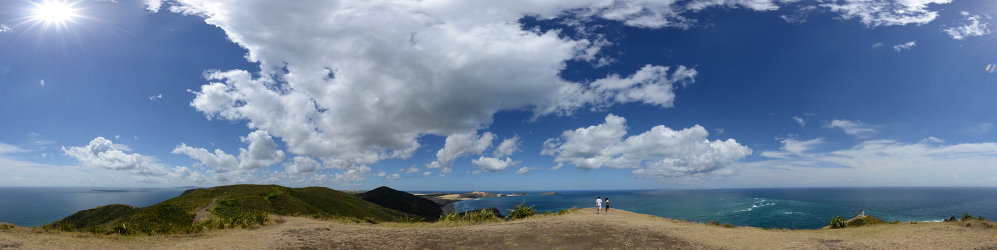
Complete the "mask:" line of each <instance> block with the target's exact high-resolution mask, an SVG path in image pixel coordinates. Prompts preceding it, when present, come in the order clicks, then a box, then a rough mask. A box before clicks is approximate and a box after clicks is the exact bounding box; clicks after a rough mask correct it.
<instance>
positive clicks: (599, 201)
mask: <svg viewBox="0 0 997 250" xmlns="http://www.w3.org/2000/svg"><path fill="white" fill-rule="evenodd" d="M599 210H602V197H600V196H596V197H595V213H599Z"/></svg>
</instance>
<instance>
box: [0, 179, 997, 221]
mask: <svg viewBox="0 0 997 250" xmlns="http://www.w3.org/2000/svg"><path fill="white" fill-rule="evenodd" d="M186 189H189V188H73V187H46V188H38V187H0V221H3V222H10V223H13V224H16V225H19V226H39V225H42V224H45V223H51V222H54V221H56V220H59V219H62V218H64V217H66V216H69V215H70V214H73V213H75V212H77V211H80V210H85V209H90V208H94V207H97V206H102V205H107V204H115V203H120V204H128V205H132V206H136V207H144V206H149V205H153V204H156V203H159V202H162V201H165V200H167V199H170V198H173V197H176V196H178V195H180V194H181V193H182V192H183V191H184V190H186ZM518 192H519V191H496V192H495V193H518ZM555 192H557V193H558V195H553V196H541V195H539V193H540V192H533V191H526V192H525V193H527V195H526V196H518V197H490V198H481V199H477V200H467V201H461V202H458V203H456V204H455V209H456V210H457V211H461V212H463V211H468V210H473V209H478V208H487V207H492V206H494V207H496V208H499V209H500V211H502V213H503V214H507V213H508V211H509V209H512V208H513V207H515V205H516V204H519V203H522V202H526V204H527V205H531V206H534V208H536V209H537V210H539V211H556V210H560V209H569V208H572V207H580V208H581V207H593V206H594V205H595V197H596V196H602V197H603V198H606V197H608V198H610V200H611V201H612V202H611V204H612V207H611V208H619V209H624V210H627V211H632V212H637V213H644V214H651V215H655V216H660V217H666V218H673V219H685V220H689V221H696V222H710V221H717V222H720V223H731V224H734V225H738V226H753V227H763V228H790V229H814V228H820V227H823V226H825V225H827V223H828V221H829V220H830V219H831V218H832V217H834V216H836V215H841V216H843V217H846V219H847V218H851V217H852V216H855V215H856V214H858V213H860V212H862V211H863V210H865V212H866V214H869V215H872V216H875V217H878V218H880V219H883V220H887V221H893V220H900V221H940V220H942V219H945V218H948V217H950V216H955V217H957V218H958V217H961V216H962V214H963V213H969V214H970V215H972V216H974V217H975V216H983V217H985V218H988V219H991V220H993V219H997V187H992V188H937V187H931V188H779V189H723V190H627V191H598V192H596V191H555Z"/></svg>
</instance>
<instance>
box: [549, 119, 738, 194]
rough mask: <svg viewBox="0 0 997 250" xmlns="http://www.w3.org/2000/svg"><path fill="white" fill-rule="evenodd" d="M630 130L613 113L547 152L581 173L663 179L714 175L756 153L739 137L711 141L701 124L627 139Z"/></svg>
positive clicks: (570, 134) (563, 137) (551, 142)
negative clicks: (625, 172)
mask: <svg viewBox="0 0 997 250" xmlns="http://www.w3.org/2000/svg"><path fill="white" fill-rule="evenodd" d="M626 129H627V128H626V119H624V118H623V117H619V116H615V115H612V114H610V115H608V116H606V120H605V123H603V124H599V125H595V126H589V127H585V128H578V129H575V130H568V131H564V132H563V133H562V135H561V137H559V138H552V139H548V140H547V141H546V142H544V149H543V151H542V154H544V155H552V156H555V159H554V161H555V162H558V163H559V164H560V163H569V164H572V165H574V166H575V167H576V168H579V169H596V168H600V167H603V166H606V167H610V168H636V170H634V171H633V173H634V175H636V176H640V177H648V178H657V179H666V178H675V177H686V176H692V175H699V174H708V173H711V172H714V171H718V170H721V169H723V168H725V167H727V166H728V165H730V164H732V163H734V162H736V161H738V160H740V159H742V158H744V157H746V156H748V155H750V154H751V149H749V148H748V147H746V146H743V145H741V144H738V143H737V141H735V140H734V139H727V140H726V141H721V140H715V141H709V140H708V139H706V137H707V135H708V132H707V131H706V129H705V128H703V127H702V126H699V125H696V126H693V127H690V128H686V129H682V130H673V129H671V128H668V127H665V126H664V125H658V126H655V127H653V128H651V130H650V131H647V132H644V133H641V134H638V135H632V136H629V137H626V138H624V136H625V135H626V134H627V132H626Z"/></svg>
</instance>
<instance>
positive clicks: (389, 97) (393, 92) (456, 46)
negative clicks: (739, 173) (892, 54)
mask: <svg viewBox="0 0 997 250" xmlns="http://www.w3.org/2000/svg"><path fill="white" fill-rule="evenodd" d="M793 2H796V1H793V0H693V1H646V0H617V1H605V0H571V1H443V2H441V1H296V2H294V3H286V2H275V1H267V0H218V1H208V0H172V1H167V3H162V2H160V1H147V3H148V4H147V6H148V7H149V10H150V11H155V10H158V9H160V8H163V6H162V5H164V4H165V5H170V7H169V8H168V9H169V10H171V11H173V12H177V13H183V14H187V15H196V16H198V17H201V18H204V19H205V22H207V23H208V24H210V25H214V26H217V27H218V28H220V29H222V30H224V31H225V34H226V35H227V36H228V38H229V40H231V41H233V42H234V43H236V44H238V45H239V46H241V47H243V48H245V49H246V50H247V54H246V58H247V60H249V61H250V62H255V63H259V65H260V68H259V69H257V70H253V71H252V72H251V71H250V70H249V69H234V70H224V71H209V72H207V73H206V74H205V78H206V79H207V80H208V81H209V82H208V83H206V84H204V85H202V86H201V87H200V88H199V89H194V90H190V92H191V93H193V94H194V95H195V97H194V100H193V101H192V102H191V103H190V105H191V106H192V107H194V108H195V109H196V110H198V111H200V112H202V113H203V114H204V115H205V116H206V117H207V118H208V119H225V120H232V121H246V122H247V123H246V124H247V126H248V127H249V128H251V129H254V130H263V131H267V132H269V133H270V134H271V135H273V136H274V137H278V138H280V139H281V140H282V141H284V142H285V143H287V151H288V152H290V153H293V154H296V155H306V156H309V157H314V158H318V159H321V160H322V161H323V162H324V163H326V164H330V163H332V164H335V165H337V166H340V167H338V168H343V169H345V168H352V167H358V166H364V165H370V164H374V163H376V162H379V161H381V160H384V159H389V158H408V157H410V156H411V154H412V152H414V151H415V150H416V149H418V148H420V147H421V146H422V145H420V144H419V139H420V138H422V137H423V136H426V135H437V136H446V137H448V138H449V137H451V136H456V135H466V134H473V133H475V132H476V131H482V130H484V129H487V128H488V127H489V126H490V125H491V124H492V122H493V120H492V119H493V117H494V114H496V113H497V112H500V111H507V110H526V111H529V112H531V113H532V114H533V116H534V117H542V116H556V115H570V114H572V113H573V112H575V111H577V110H580V109H585V108H592V109H602V108H606V107H608V106H612V105H616V104H620V103H642V104H649V105H654V106H658V107H663V108H667V107H671V106H672V105H673V102H674V99H675V93H674V88H676V87H680V86H684V85H687V84H692V83H693V82H694V78H695V77H696V75H697V71H696V70H695V69H694V68H691V67H686V66H682V65H675V66H661V65H646V66H644V67H643V68H641V69H639V70H637V71H636V72H618V73H613V74H609V75H607V76H606V77H604V78H601V79H595V80H593V81H591V82H576V81H569V80H565V79H563V78H562V77H561V72H562V71H563V70H564V69H565V65H566V62H568V61H572V60H582V61H588V60H592V59H593V58H604V57H605V56H599V55H598V54H599V53H602V52H600V51H601V48H602V47H605V46H609V43H607V42H605V39H604V38H599V36H598V35H597V34H590V35H585V34H583V35H581V36H578V37H571V36H564V35H562V33H561V32H560V30H559V29H552V30H546V31H542V30H536V29H530V30H523V28H522V27H521V25H520V23H519V20H520V19H522V18H523V17H527V16H531V17H537V18H540V19H549V18H559V17H561V18H565V19H569V20H572V21H573V22H568V23H572V24H567V25H568V26H572V25H576V26H584V25H587V24H589V23H591V22H589V21H590V20H593V19H606V20H612V21H619V22H622V23H624V24H625V25H629V26H634V27H642V28H664V27H678V28H685V27H690V26H691V25H694V24H695V23H696V20H694V19H691V18H688V17H685V16H683V15H684V14H689V13H693V12H698V11H702V10H704V9H707V8H714V7H720V8H745V9H749V10H754V11H773V10H777V9H779V7H780V5H785V4H788V3H793ZM932 2H939V3H940V2H941V1H932ZM821 3H822V4H821V5H820V6H823V7H826V8H830V9H832V10H833V11H835V12H838V13H844V14H843V15H845V16H846V17H847V18H851V17H859V18H860V19H861V20H862V21H863V22H866V23H868V24H871V25H873V26H878V25H895V24H906V23H907V22H906V21H904V22H900V21H897V20H907V19H911V17H914V18H913V19H912V20H924V19H925V18H924V17H922V16H930V17H931V19H933V18H934V16H933V15H936V14H934V12H933V11H929V10H927V9H926V8H927V7H926V4H924V3H925V1H924V0H921V1H917V2H915V1H913V0H896V1H886V0H884V1H852V0H836V1H832V0H827V1H822V2H821ZM863 5H875V6H879V5H882V6H881V7H876V8H861V7H862V6H863ZM918 18H920V19H918ZM881 19H882V20H881ZM925 22H926V21H925ZM444 150H446V149H444ZM441 151H443V150H441ZM446 151H447V153H445V154H440V155H442V156H444V157H438V159H437V160H436V161H434V162H433V163H431V164H430V166H429V167H431V168H439V169H440V170H441V172H444V173H446V172H449V171H452V159H448V158H450V157H451V156H452V157H453V158H458V157H460V156H461V154H460V153H455V154H449V152H450V150H446ZM458 151H460V150H457V151H454V152H458ZM472 153H473V151H472ZM468 154H471V153H468Z"/></svg>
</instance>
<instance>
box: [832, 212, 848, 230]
mask: <svg viewBox="0 0 997 250" xmlns="http://www.w3.org/2000/svg"><path fill="white" fill-rule="evenodd" d="M830 225H831V229H838V228H845V218H842V217H841V215H838V216H835V217H834V218H831V223H830Z"/></svg>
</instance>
